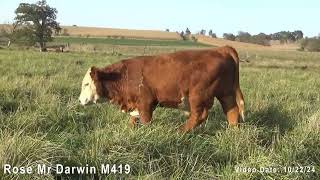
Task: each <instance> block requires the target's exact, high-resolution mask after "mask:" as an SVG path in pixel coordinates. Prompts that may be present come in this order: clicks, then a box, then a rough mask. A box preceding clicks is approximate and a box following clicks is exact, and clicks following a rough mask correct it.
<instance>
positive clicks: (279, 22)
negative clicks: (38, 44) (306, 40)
mask: <svg viewBox="0 0 320 180" xmlns="http://www.w3.org/2000/svg"><path fill="white" fill-rule="evenodd" d="M36 1H37V0H1V1H0V24H2V23H12V22H13V19H14V17H15V14H14V11H15V9H16V8H17V7H18V5H19V3H21V2H26V3H34V2H36ZM47 3H48V4H49V5H50V6H51V7H54V8H56V9H57V10H58V14H57V21H58V22H59V23H60V25H77V26H90V27H108V28H125V29H146V30H165V29H169V30H170V31H182V30H185V29H186V28H187V27H188V28H189V29H190V30H191V32H192V33H197V32H199V31H200V30H201V29H206V30H207V32H208V30H209V29H212V30H213V32H215V33H216V34H217V35H218V36H221V35H222V34H223V33H234V34H237V32H238V31H246V32H249V33H250V34H258V33H260V32H264V33H266V34H270V33H274V32H279V31H282V30H285V31H294V30H302V31H303V32H304V34H305V36H308V37H312V36H317V35H318V34H319V33H320V23H319V19H320V0H268V1H259V0H184V1H182V0H135V1H133V0H89V1H88V0H86V1H84V0H47Z"/></svg>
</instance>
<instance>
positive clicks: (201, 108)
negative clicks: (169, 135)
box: [180, 96, 209, 132]
mask: <svg viewBox="0 0 320 180" xmlns="http://www.w3.org/2000/svg"><path fill="white" fill-rule="evenodd" d="M189 102H190V113H191V114H190V116H189V118H188V120H187V122H186V123H185V124H184V125H183V126H181V127H180V131H183V132H188V131H190V130H192V129H193V128H195V127H196V126H198V125H200V124H201V123H203V122H204V121H205V120H206V119H207V117H208V110H209V108H208V106H206V105H205V104H206V103H202V102H201V98H200V97H199V96H196V97H194V98H192V99H190V101H189Z"/></svg>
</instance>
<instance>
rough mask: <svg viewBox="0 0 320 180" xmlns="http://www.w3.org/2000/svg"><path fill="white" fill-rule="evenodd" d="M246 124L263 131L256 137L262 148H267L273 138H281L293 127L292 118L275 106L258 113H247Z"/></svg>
mask: <svg viewBox="0 0 320 180" xmlns="http://www.w3.org/2000/svg"><path fill="white" fill-rule="evenodd" d="M246 122H248V123H249V124H251V125H254V126H256V127H258V128H262V129H263V132H262V133H260V137H258V138H259V139H260V140H261V145H263V146H269V145H270V144H271V143H272V141H274V139H275V138H277V137H279V136H283V135H284V134H285V133H286V132H288V131H290V130H292V129H293V127H294V125H295V121H294V120H293V119H292V116H290V114H289V113H288V112H286V111H285V110H283V109H282V107H281V106H277V105H270V106H267V107H266V108H264V109H262V110H260V111H255V112H248V113H247V121H246Z"/></svg>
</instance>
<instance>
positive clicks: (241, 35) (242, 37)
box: [237, 31, 251, 42]
mask: <svg viewBox="0 0 320 180" xmlns="http://www.w3.org/2000/svg"><path fill="white" fill-rule="evenodd" d="M237 38H238V40H239V41H240V42H250V39H251V34H250V33H248V32H244V31H239V32H238V36H237Z"/></svg>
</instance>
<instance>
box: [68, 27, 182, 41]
mask: <svg viewBox="0 0 320 180" xmlns="http://www.w3.org/2000/svg"><path fill="white" fill-rule="evenodd" d="M62 33H65V34H69V35H71V36H88V35H89V36H113V37H126V38H144V39H171V40H180V39H181V38H180V36H179V35H178V34H177V33H176V32H166V31H156V30H132V29H117V28H97V27H80V26H62Z"/></svg>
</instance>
